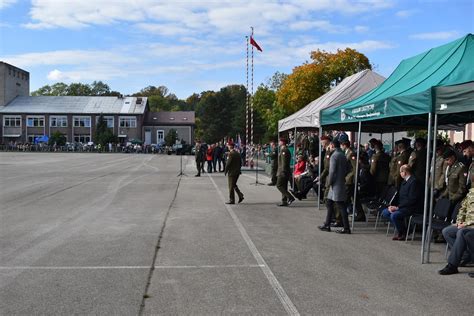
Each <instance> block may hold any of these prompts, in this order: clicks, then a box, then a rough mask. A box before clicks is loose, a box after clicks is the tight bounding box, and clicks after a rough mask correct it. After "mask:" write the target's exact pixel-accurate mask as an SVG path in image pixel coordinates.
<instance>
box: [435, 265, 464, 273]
mask: <svg viewBox="0 0 474 316" xmlns="http://www.w3.org/2000/svg"><path fill="white" fill-rule="evenodd" d="M458 272H459V271H458V268H457V267H455V266H453V265H452V264H449V263H448V265H447V266H446V267H444V268H443V269H441V270H439V271H438V273H439V274H441V275H451V274H456V273H458Z"/></svg>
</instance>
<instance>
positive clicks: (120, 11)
mask: <svg viewBox="0 0 474 316" xmlns="http://www.w3.org/2000/svg"><path fill="white" fill-rule="evenodd" d="M391 6H392V2H391V1H388V0H357V1H349V0H318V1H314V0H291V1H281V2H280V1H268V0H266V1H257V0H247V1H245V0H233V1H231V0H222V1H172V0H166V1H160V2H158V1H154V0H134V1H129V0H94V1H84V0H68V1H61V4H60V5H59V4H58V0H33V1H32V8H31V10H30V17H31V21H30V22H29V23H26V24H24V27H27V28H31V29H47V28H57V27H62V28H70V29H80V28H84V27H88V26H92V25H110V24H114V23H118V22H130V23H138V24H139V26H140V27H141V28H142V29H143V30H147V31H150V32H151V33H154V34H161V35H166V36H174V35H176V34H183V33H184V32H185V31H188V32H191V31H199V32H200V33H203V32H204V33H205V32H209V33H221V34H222V33H233V34H244V33H247V32H248V26H249V25H253V26H255V27H256V28H258V30H259V34H268V33H269V32H270V30H273V28H274V25H275V24H283V25H284V24H289V23H291V22H294V21H297V20H298V19H302V20H304V19H307V17H308V15H311V14H313V13H326V12H327V13H342V14H362V13H365V12H373V11H376V10H384V9H386V8H389V7H391ZM315 22H318V21H315ZM318 23H319V25H316V26H317V27H319V29H321V30H325V31H328V32H340V31H341V30H340V29H339V28H340V27H339V26H335V25H332V24H331V23H329V22H328V21H326V22H324V21H320V22H318ZM160 25H161V26H160Z"/></svg>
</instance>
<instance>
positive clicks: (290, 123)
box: [278, 69, 385, 132]
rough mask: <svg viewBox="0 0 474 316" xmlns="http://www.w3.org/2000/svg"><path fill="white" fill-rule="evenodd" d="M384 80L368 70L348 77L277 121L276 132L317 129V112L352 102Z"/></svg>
mask: <svg viewBox="0 0 474 316" xmlns="http://www.w3.org/2000/svg"><path fill="white" fill-rule="evenodd" d="M384 80H385V78H384V77H382V76H381V75H379V74H378V73H376V72H373V71H371V70H368V69H367V70H363V71H361V72H358V73H356V74H354V75H352V76H349V77H347V78H345V79H344V80H342V81H341V83H340V84H338V85H337V86H336V87H334V88H332V89H331V90H330V91H329V92H327V93H326V94H324V95H322V96H320V97H319V98H317V99H316V100H314V101H312V102H311V103H309V104H308V105H307V106H305V107H304V108H302V109H301V110H299V111H297V112H295V113H293V114H291V115H290V116H288V117H286V118H284V119H282V120H279V121H278V132H282V131H286V130H289V129H293V128H295V127H319V111H321V110H322V109H326V108H329V107H333V106H338V105H341V104H344V103H347V102H349V101H352V100H354V99H355V98H357V97H359V96H361V95H363V94H365V93H367V92H369V91H370V90H372V89H374V88H375V87H377V86H378V85H380V84H381V83H382V82H383V81H384Z"/></svg>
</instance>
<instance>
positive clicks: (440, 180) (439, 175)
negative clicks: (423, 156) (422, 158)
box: [434, 156, 445, 191]
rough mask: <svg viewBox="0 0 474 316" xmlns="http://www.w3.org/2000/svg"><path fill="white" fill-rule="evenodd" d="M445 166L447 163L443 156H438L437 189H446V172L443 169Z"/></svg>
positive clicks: (436, 166)
mask: <svg viewBox="0 0 474 316" xmlns="http://www.w3.org/2000/svg"><path fill="white" fill-rule="evenodd" d="M444 168H445V163H444V159H443V156H436V162H435V175H434V176H435V183H434V185H435V189H436V190H439V191H440V190H443V189H444V173H443V170H445V169H444Z"/></svg>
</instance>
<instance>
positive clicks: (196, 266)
mask: <svg viewBox="0 0 474 316" xmlns="http://www.w3.org/2000/svg"><path fill="white" fill-rule="evenodd" d="M262 267H263V265H260V264H248V265H236V264H231V265H201V266H199V265H195V266H155V269H228V268H262ZM114 269H116V270H118V269H137V270H138V269H150V267H149V266H82V267H81V266H78V267H52V266H51V267H48V266H42V267H40V266H37V267H35V266H30V267H25V266H23V267H0V270H114Z"/></svg>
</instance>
